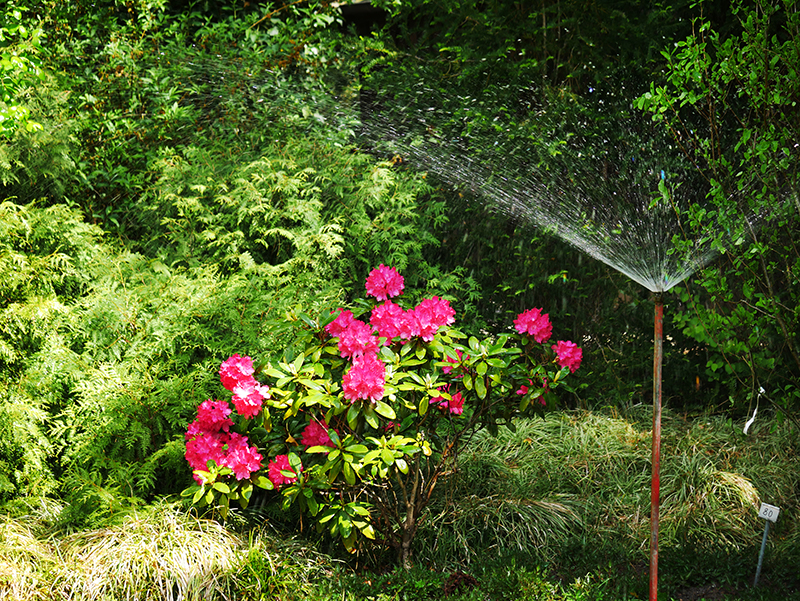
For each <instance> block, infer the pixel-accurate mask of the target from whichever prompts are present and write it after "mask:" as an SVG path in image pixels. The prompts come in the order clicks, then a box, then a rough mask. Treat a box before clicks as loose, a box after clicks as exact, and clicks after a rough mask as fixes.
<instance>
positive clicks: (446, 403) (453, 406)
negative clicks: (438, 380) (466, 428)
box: [429, 384, 464, 415]
mask: <svg viewBox="0 0 800 601" xmlns="http://www.w3.org/2000/svg"><path fill="white" fill-rule="evenodd" d="M438 390H439V392H446V393H448V394H450V384H447V385H446V386H442V387H441V388H439V389H438ZM429 404H431V405H438V406H439V409H442V410H444V411H449V412H450V413H451V414H452V415H461V414H462V413H464V397H463V396H462V395H461V391H460V390H459V391H458V392H456V393H455V394H451V395H450V398H449V399H446V398H445V397H443V396H437V397H434V398H432V399H431V400H430V401H429Z"/></svg>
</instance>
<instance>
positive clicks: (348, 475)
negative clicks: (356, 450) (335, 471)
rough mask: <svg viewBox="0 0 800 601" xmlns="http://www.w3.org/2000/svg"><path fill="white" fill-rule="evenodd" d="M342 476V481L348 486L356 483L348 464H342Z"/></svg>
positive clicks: (354, 474)
mask: <svg viewBox="0 0 800 601" xmlns="http://www.w3.org/2000/svg"><path fill="white" fill-rule="evenodd" d="M342 475H343V476H344V481H345V482H347V483H348V484H349V485H350V486H353V485H354V484H355V483H356V473H355V472H354V471H353V468H352V466H351V465H350V464H349V463H344V464H343V465H342Z"/></svg>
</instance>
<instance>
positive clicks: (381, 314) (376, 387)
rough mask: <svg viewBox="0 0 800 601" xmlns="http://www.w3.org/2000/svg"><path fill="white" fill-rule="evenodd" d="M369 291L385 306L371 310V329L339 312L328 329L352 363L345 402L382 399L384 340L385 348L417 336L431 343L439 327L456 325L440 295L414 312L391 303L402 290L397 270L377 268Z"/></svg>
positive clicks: (370, 277) (452, 315)
mask: <svg viewBox="0 0 800 601" xmlns="http://www.w3.org/2000/svg"><path fill="white" fill-rule="evenodd" d="M366 286H367V293H368V294H369V295H370V296H373V297H375V298H376V299H378V300H382V301H384V302H383V303H382V304H380V305H378V306H376V307H375V308H374V309H373V310H372V313H371V315H370V323H369V324H367V323H364V322H363V321H360V320H358V319H356V318H355V317H354V316H353V314H352V312H350V311H347V310H342V309H339V314H338V315H337V316H336V318H335V319H334V320H333V321H331V322H330V323H329V324H328V325H326V326H325V331H326V332H327V333H328V334H330V335H331V336H336V337H337V338H338V342H337V345H338V348H339V353H340V354H341V356H342V357H345V358H347V359H351V360H352V361H353V364H352V366H351V367H350V369H349V370H348V372H347V373H346V374H345V376H344V379H343V382H342V388H343V390H344V397H345V398H346V399H348V400H349V401H350V402H355V401H356V400H359V399H364V400H366V399H369V400H371V401H379V400H380V399H382V398H383V393H384V385H385V383H386V368H385V366H384V364H383V362H382V361H381V360H380V359H379V358H378V348H379V346H380V338H383V339H384V344H389V343H390V342H391V341H392V340H395V339H397V338H399V339H400V340H409V339H411V338H413V337H416V336H419V337H420V338H422V339H423V340H425V341H426V342H430V341H431V340H433V338H434V336H435V335H436V332H437V331H438V330H439V328H440V327H442V326H445V325H450V324H452V323H453V322H454V321H455V311H454V310H453V308H452V307H451V306H450V303H449V302H447V301H446V300H444V299H440V298H439V297H436V296H434V297H431V298H426V299H425V300H423V301H422V302H421V303H420V304H419V305H417V306H416V307H415V308H414V309H411V310H409V311H405V310H404V309H403V308H402V307H400V306H399V305H397V304H395V303H394V302H392V301H391V300H389V299H390V297H393V296H397V295H398V294H401V293H402V291H403V277H402V276H401V275H400V274H399V273H398V272H397V270H395V269H394V268H391V267H386V266H385V265H380V266H379V267H377V268H376V269H373V270H372V272H371V273H370V274H369V277H368V278H367V284H366ZM376 332H377V335H376Z"/></svg>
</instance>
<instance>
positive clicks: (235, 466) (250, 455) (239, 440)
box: [222, 432, 263, 480]
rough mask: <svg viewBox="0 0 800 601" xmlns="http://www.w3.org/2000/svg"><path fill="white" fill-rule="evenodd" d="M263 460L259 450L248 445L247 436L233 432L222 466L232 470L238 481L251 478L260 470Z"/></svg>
mask: <svg viewBox="0 0 800 601" xmlns="http://www.w3.org/2000/svg"><path fill="white" fill-rule="evenodd" d="M262 459H263V457H262V456H261V453H259V452H258V449H257V448H256V447H253V446H250V445H248V444H247V437H246V436H242V435H241V434H236V432H231V435H230V439H229V440H228V448H227V450H226V452H225V457H224V458H223V459H222V465H225V466H227V467H229V468H231V469H232V470H233V475H234V476H236V479H237V480H244V479H245V478H249V477H250V474H252V473H253V472H257V471H258V470H260V469H261V460H262Z"/></svg>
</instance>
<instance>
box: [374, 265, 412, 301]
mask: <svg viewBox="0 0 800 601" xmlns="http://www.w3.org/2000/svg"><path fill="white" fill-rule="evenodd" d="M403 282H404V280H403V276H401V275H400V274H399V273H398V272H397V270H396V269H395V268H393V267H386V266H385V265H384V264H383V263H381V264H380V265H379V266H378V267H376V268H375V269H373V270H372V271H371V272H370V274H369V275H368V276H367V283H366V287H367V294H368V295H369V296H374V297H375V298H376V299H378V300H379V301H385V300H386V299H389V298H391V297H393V296H397V295H399V294H402V293H403V286H404V283H403Z"/></svg>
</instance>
